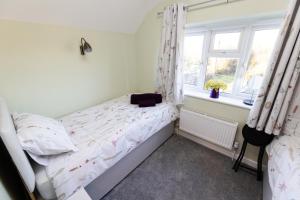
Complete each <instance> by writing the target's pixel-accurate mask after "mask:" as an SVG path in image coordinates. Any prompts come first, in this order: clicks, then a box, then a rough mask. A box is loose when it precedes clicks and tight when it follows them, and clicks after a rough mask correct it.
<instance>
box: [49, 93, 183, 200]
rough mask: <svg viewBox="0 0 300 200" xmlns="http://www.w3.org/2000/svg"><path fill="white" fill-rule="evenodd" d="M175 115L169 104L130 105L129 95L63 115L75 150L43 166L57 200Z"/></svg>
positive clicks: (86, 183) (99, 172)
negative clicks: (145, 106)
mask: <svg viewBox="0 0 300 200" xmlns="http://www.w3.org/2000/svg"><path fill="white" fill-rule="evenodd" d="M177 117H178V111H177V109H176V107H175V106H174V105H173V104H171V103H167V102H163V103H161V104H158V105H156V106H155V107H149V108H138V107H137V106H136V105H130V103H129V95H126V96H123V97H121V98H118V99H114V100H111V101H108V102H106V103H104V104H101V105H99V106H95V107H92V108H89V109H87V110H84V111H81V112H76V113H74V114H71V115H69V116H66V117H63V118H62V119H61V120H62V122H63V124H64V126H65V128H66V129H67V131H68V132H69V133H70V135H71V139H72V141H73V142H74V144H75V145H76V146H77V147H78V149H79V151H78V152H71V153H66V154H63V155H59V156H55V157H51V158H50V161H49V165H48V166H47V167H46V173H47V175H48V177H49V178H50V180H51V182H52V184H53V186H54V189H55V192H56V195H57V197H58V199H59V200H62V199H66V198H67V197H69V196H70V195H71V194H73V193H74V192H75V191H76V190H77V189H79V188H80V187H81V186H83V187H85V186H87V185H88V184H89V183H91V182H92V181H93V180H94V179H95V178H97V177H98V176H99V175H101V174H102V173H103V172H105V171H106V170H107V169H108V168H109V167H111V166H112V165H114V164H115V163H116V162H118V161H119V160H120V159H121V158H123V157H124V156H125V155H126V154H128V153H129V152H130V151H132V150H133V149H134V148H136V147H137V146H138V145H139V144H141V143H142V142H144V141H145V140H147V138H149V137H150V136H151V135H153V134H154V133H156V132H157V131H159V130H160V129H161V128H163V127H164V126H166V125H167V124H169V123H170V122H171V121H174V120H175V119H176V118H177Z"/></svg>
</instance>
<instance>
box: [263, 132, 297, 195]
mask: <svg viewBox="0 0 300 200" xmlns="http://www.w3.org/2000/svg"><path fill="white" fill-rule="evenodd" d="M267 152H268V155H269V162H268V171H269V183H270V186H271V189H272V192H273V200H300V137H296V136H289V135H284V136H280V137H278V138H276V139H274V140H273V142H272V143H271V144H270V145H269V146H268V147H267Z"/></svg>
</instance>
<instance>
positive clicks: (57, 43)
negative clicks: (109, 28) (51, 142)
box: [0, 20, 136, 117]
mask: <svg viewBox="0 0 300 200" xmlns="http://www.w3.org/2000/svg"><path fill="white" fill-rule="evenodd" d="M0 33H1V38H0V44H1V48H0V96H2V97H4V98H5V99H6V100H7V102H8V104H9V107H10V109H11V110H12V111H18V112H33V113H39V114H43V115H47V116H52V117H57V116H62V115H65V114H67V113H71V112H74V111H76V110H79V109H82V108H86V107H89V106H91V105H95V104H98V103H100V102H102V101H105V100H108V99H111V98H114V97H117V96H120V95H123V94H125V93H128V92H130V91H133V90H134V88H135V77H136V76H135V73H136V69H135V67H136V59H135V45H134V44H135V43H134V34H123V33H112V32H99V31H93V30H81V29H76V28H68V27H62V26H52V25H40V24H32V23H23V22H14V21H6V20H0ZM82 36H83V37H85V38H86V39H87V41H88V42H89V43H90V44H91V46H92V48H93V52H92V53H88V54H87V55H86V56H81V55H80V52H79V45H80V38H81V37H82Z"/></svg>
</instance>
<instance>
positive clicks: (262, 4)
mask: <svg viewBox="0 0 300 200" xmlns="http://www.w3.org/2000/svg"><path fill="white" fill-rule="evenodd" d="M172 2H176V0H165V1H164V2H163V3H162V4H160V5H159V6H157V7H156V8H155V9H153V10H152V11H151V12H150V13H149V14H148V16H147V17H146V18H145V19H144V22H143V24H142V25H141V26H140V28H139V30H138V32H137V33H136V52H137V66H138V75H139V76H138V83H139V84H138V90H139V91H140V92H143V91H153V90H154V89H155V70H156V63H157V57H158V51H159V43H160V31H161V20H162V19H161V18H158V17H157V15H156V13H157V12H158V11H161V10H163V8H164V7H165V6H166V5H168V4H171V3H172ZM184 2H185V3H186V4H191V3H193V2H194V3H195V2H199V0H193V1H191V0H186V1H184ZM287 5H288V1H287V0H276V1H274V0H245V1H241V2H237V3H233V4H229V5H222V6H217V7H212V8H207V9H202V10H198V11H193V12H189V13H188V16H187V18H188V19H187V23H188V24H194V23H203V22H209V21H217V20H224V19H226V18H228V19H234V18H239V17H247V16H253V15H254V16H255V15H265V14H267V13H279V12H284V11H285V10H286V8H287ZM184 104H185V105H184V106H185V107H186V108H188V109H190V110H194V111H197V112H200V113H206V114H209V115H211V116H215V117H219V118H223V119H226V120H229V121H236V122H239V130H238V134H237V141H239V142H240V143H241V141H242V134H241V127H243V125H244V124H245V120H246V119H247V116H248V112H249V110H247V109H242V108H238V107H234V106H229V105H224V104H218V103H214V102H210V101H206V100H201V99H197V98H191V97H187V98H185V102H184ZM256 152H257V151H256V148H251V147H250V148H249V149H248V150H247V154H246V157H248V158H250V159H252V160H255V159H256V156H257V154H256Z"/></svg>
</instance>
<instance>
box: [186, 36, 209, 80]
mask: <svg viewBox="0 0 300 200" xmlns="http://www.w3.org/2000/svg"><path fill="white" fill-rule="evenodd" d="M203 40H204V36H203V35H196V36H189V37H186V38H185V41H184V50H183V51H184V84H187V85H197V83H198V82H199V77H200V66H201V65H202V49H203Z"/></svg>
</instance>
